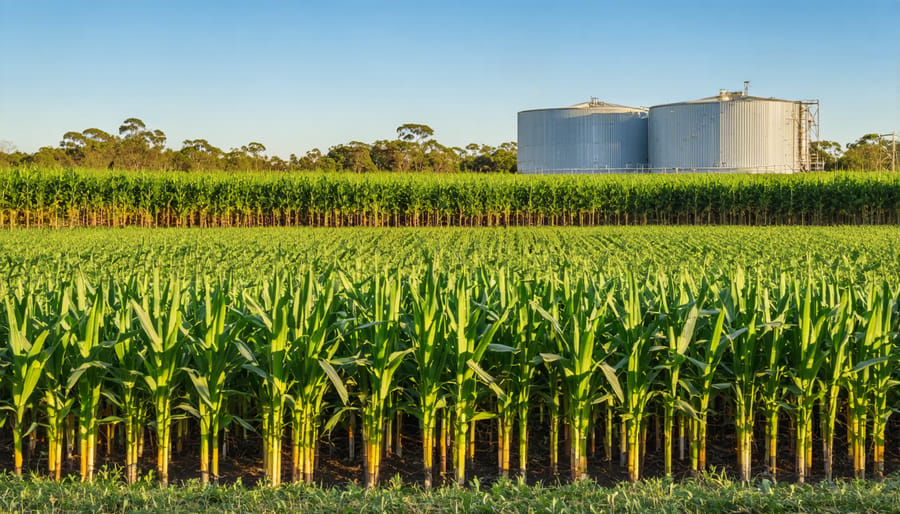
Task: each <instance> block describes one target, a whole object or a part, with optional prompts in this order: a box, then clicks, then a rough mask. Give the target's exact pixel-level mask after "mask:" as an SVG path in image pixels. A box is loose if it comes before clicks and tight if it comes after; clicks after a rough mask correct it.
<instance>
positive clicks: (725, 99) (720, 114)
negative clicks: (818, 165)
mask: <svg viewBox="0 0 900 514" xmlns="http://www.w3.org/2000/svg"><path fill="white" fill-rule="evenodd" d="M817 105H818V103H817V102H802V101H789V100H780V99H776V98H760V97H755V96H749V95H748V94H747V93H746V91H744V92H740V91H737V92H728V91H725V90H722V91H720V92H719V94H718V95H717V96H713V97H709V98H703V99H700V100H695V101H692V102H682V103H674V104H665V105H656V106H653V107H651V108H650V121H649V146H650V152H649V154H650V168H652V169H653V171H725V172H749V173H794V172H798V171H808V170H809V169H810V162H809V139H810V132H811V123H812V121H813V119H812V117H811V114H810V113H811V108H812V107H813V106H816V109H817Z"/></svg>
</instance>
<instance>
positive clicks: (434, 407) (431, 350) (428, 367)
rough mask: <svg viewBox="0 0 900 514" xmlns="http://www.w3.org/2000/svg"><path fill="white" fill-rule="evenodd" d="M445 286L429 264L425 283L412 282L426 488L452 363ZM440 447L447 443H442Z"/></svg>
mask: <svg viewBox="0 0 900 514" xmlns="http://www.w3.org/2000/svg"><path fill="white" fill-rule="evenodd" d="M441 286H442V283H441V281H440V279H439V277H438V275H437V274H436V273H435V272H434V269H433V267H432V266H431V265H429V267H428V270H427V271H426V272H425V274H424V276H423V277H421V280H420V279H419V278H418V277H411V278H410V280H409V291H410V297H411V302H410V310H411V317H412V323H410V325H409V327H410V328H411V330H410V340H411V341H412V347H413V357H414V358H415V361H416V368H417V371H418V373H417V376H416V378H415V386H416V393H417V399H418V411H419V415H420V416H421V421H422V445H423V446H422V452H423V454H422V456H423V459H422V460H423V466H424V472H425V488H426V489H430V488H431V486H432V479H433V476H434V447H435V430H436V427H437V418H438V412H439V411H440V409H442V408H446V399H445V398H444V397H443V388H444V383H445V382H446V377H445V370H446V367H447V364H448V362H449V360H450V352H449V349H450V347H449V344H448V341H447V339H446V325H445V318H444V315H443V309H444V306H443V303H442V299H441ZM439 444H440V445H443V444H444V442H443V441H440V442H439Z"/></svg>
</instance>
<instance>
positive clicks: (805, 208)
mask: <svg viewBox="0 0 900 514" xmlns="http://www.w3.org/2000/svg"><path fill="white" fill-rule="evenodd" d="M898 222H900V176H898V175H895V174H889V173H843V172H842V173H818V174H798V175H744V174H740V175H732V174H728V175H720V174H683V175H615V176H613V175H574V176H572V175H570V176H535V175H496V174H494V175H486V174H452V175H451V174H448V175H441V174H396V173H391V174H387V173H382V174H363V175H355V174H310V173H307V174H286V173H284V174H282V173H235V174H205V173H197V174H185V173H163V172H159V173H146V172H142V173H125V172H112V171H109V172H107V171H89V170H65V171H52V170H34V169H11V170H0V227H61V226H63V227H76V226H114V227H117V226H126V225H134V226H142V227H158V226H164V227H172V226H179V227H181V226H184V227H190V226H200V227H228V226H240V227H248V226H510V225H512V226H542V225H555V226H560V225H563V226H569V225H646V224H665V225H672V224H691V225H833V224H894V225H896V224H897V223H898Z"/></svg>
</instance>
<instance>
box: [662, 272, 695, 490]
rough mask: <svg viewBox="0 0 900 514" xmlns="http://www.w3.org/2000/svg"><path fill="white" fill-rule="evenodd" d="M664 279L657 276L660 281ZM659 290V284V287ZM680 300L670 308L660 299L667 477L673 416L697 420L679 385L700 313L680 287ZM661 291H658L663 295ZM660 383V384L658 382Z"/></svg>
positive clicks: (664, 455)
mask: <svg viewBox="0 0 900 514" xmlns="http://www.w3.org/2000/svg"><path fill="white" fill-rule="evenodd" d="M664 276H665V275H663V274H660V278H662V277H664ZM661 286H662V284H661ZM678 289H679V290H680V291H679V297H678V298H673V300H674V301H675V302H677V304H676V305H673V306H671V307H670V306H669V304H668V298H667V297H668V296H669V295H666V294H661V295H660V302H661V303H660V310H661V312H662V313H663V316H662V319H661V323H662V325H663V326H664V330H665V335H666V342H667V346H666V347H665V349H664V350H663V351H665V352H666V353H665V360H664V361H663V362H662V363H661V364H660V365H659V369H660V370H661V371H663V372H664V376H665V381H664V388H663V389H662V391H661V399H662V402H663V466H664V472H665V474H666V476H667V477H670V476H672V447H673V435H672V434H673V428H674V424H675V416H676V414H678V413H680V414H681V415H682V416H691V417H696V414H695V413H694V409H693V407H691V405H690V404H689V403H688V402H686V401H685V400H684V393H685V389H686V388H685V386H684V384H683V383H682V378H681V368H682V366H684V364H685V363H686V362H687V352H688V349H689V348H690V345H691V343H692V341H693V340H694V334H695V329H696V327H697V319H698V318H699V317H700V309H699V308H698V307H697V304H696V301H693V300H691V299H690V298H689V297H688V295H687V294H686V288H684V287H683V284H682V287H679V288H678ZM664 290H665V288H664V287H660V291H661V292H662V291H664ZM661 382H663V381H661Z"/></svg>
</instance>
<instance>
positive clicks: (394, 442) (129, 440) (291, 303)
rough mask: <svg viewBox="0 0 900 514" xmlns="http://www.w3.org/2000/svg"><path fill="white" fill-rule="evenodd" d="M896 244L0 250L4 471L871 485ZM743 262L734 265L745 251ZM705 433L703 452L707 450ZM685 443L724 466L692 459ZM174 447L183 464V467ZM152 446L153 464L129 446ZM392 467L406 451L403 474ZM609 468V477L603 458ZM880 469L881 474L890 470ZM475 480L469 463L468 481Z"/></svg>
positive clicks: (591, 237)
mask: <svg viewBox="0 0 900 514" xmlns="http://www.w3.org/2000/svg"><path fill="white" fill-rule="evenodd" d="M897 241H900V231H898V230H897V229H896V228H871V227H868V228H853V227H845V228H812V229H784V228H782V229H778V230H773V229H751V228H744V229H741V228H729V229H716V228H704V229H692V230H688V229H663V228H650V229H638V228H618V229H491V230H478V231H472V230H465V229H456V230H443V231H441V230H431V231H422V230H418V231H416V230H394V231H386V230H371V229H347V230H340V231H334V230H332V231H322V230H313V229H292V230H285V229H280V230H275V229H268V230H256V231H242V232H238V231H236V230H224V231H223V230H190V231H174V232H162V233H160V232H150V231H143V230H137V229H132V230H103V231H88V230H81V231H79V230H76V231H13V232H9V233H7V234H5V235H3V236H0V250H2V255H3V260H2V261H0V297H2V298H3V303H4V305H3V311H4V312H3V315H2V316H0V341H2V343H0V344H2V350H0V362H2V375H0V384H2V385H0V400H2V402H3V405H4V406H5V409H4V410H3V411H2V415H3V416H4V418H3V419H4V421H5V424H4V428H3V430H4V431H5V432H4V438H8V439H9V440H11V441H12V444H11V451H10V452H9V454H7V457H6V458H7V459H8V461H7V462H8V464H7V466H9V468H11V469H12V470H13V471H14V472H15V473H17V474H19V473H23V472H24V470H25V469H38V470H40V472H42V473H43V472H47V473H49V474H50V475H51V476H54V477H56V478H57V479H59V478H60V477H61V476H62V475H63V474H64V473H65V470H67V469H73V470H74V469H75V468H73V467H71V464H72V463H75V462H78V463H79V467H78V468H77V471H76V473H77V474H79V475H80V476H81V477H82V478H83V479H85V480H90V479H91V478H92V476H93V475H94V474H95V473H96V472H97V469H98V463H99V462H100V460H101V457H100V455H102V456H103V457H102V459H104V460H103V462H108V463H111V464H115V465H118V466H121V467H122V468H123V469H124V471H125V476H126V477H127V479H128V480H129V481H135V480H137V479H138V476H139V473H140V463H141V462H142V461H147V460H152V461H153V462H155V472H156V476H158V477H159V480H160V481H161V482H162V483H163V484H166V483H167V482H168V481H169V477H170V471H169V464H170V462H171V461H172V458H173V455H172V454H173V453H184V452H189V453H192V455H193V456H194V459H195V462H196V466H195V467H194V468H193V469H194V470H195V475H196V476H198V477H200V478H201V479H202V480H203V481H204V482H207V481H216V480H217V479H218V477H219V475H220V460H221V459H222V452H223V451H224V452H227V451H234V448H235V447H242V446H244V447H245V446H248V445H254V450H252V451H253V453H254V455H257V456H258V457H257V459H256V460H257V462H258V463H259V465H260V466H261V467H262V469H263V470H264V472H265V477H266V479H267V480H268V482H269V483H271V484H275V485H277V484H279V483H281V482H283V481H287V480H290V481H305V482H314V481H316V480H317V476H318V473H320V466H321V460H322V459H321V446H322V445H323V444H324V443H325V442H326V441H329V440H332V439H333V438H339V439H341V440H343V441H346V442H347V444H346V446H345V447H344V449H345V450H346V451H347V455H346V456H345V457H344V459H345V460H344V462H346V463H349V464H350V465H352V466H358V468H354V469H358V473H359V474H358V479H360V480H361V481H364V482H365V483H366V484H367V485H369V486H375V485H376V484H378V483H379V480H381V479H382V478H383V477H382V476H380V475H381V473H380V472H381V469H382V464H383V462H384V459H388V458H403V459H406V460H405V461H404V462H413V460H412V459H415V462H416V464H415V465H416V466H417V467H419V468H420V469H421V475H420V476H421V477H423V484H424V485H425V486H426V487H430V486H431V485H432V484H434V483H442V482H443V481H452V482H456V483H459V484H463V483H464V482H465V481H466V480H468V479H470V478H472V477H473V476H474V475H473V472H474V471H475V469H474V468H473V467H474V466H475V462H474V456H475V453H476V452H475V450H476V448H478V449H482V450H484V449H487V450H488V451H491V452H493V453H494V454H495V460H494V462H495V466H494V467H495V468H496V471H491V472H490V475H491V476H497V475H499V476H512V475H516V476H521V477H527V476H528V473H529V470H530V469H531V467H532V466H533V465H534V463H535V460H534V458H532V457H533V456H535V455H540V456H541V458H542V459H543V458H546V459H547V461H546V462H545V463H542V467H545V468H547V469H550V470H552V473H560V474H563V475H564V476H567V477H569V478H570V479H572V480H581V479H583V478H585V477H588V476H591V473H592V470H595V469H597V467H596V464H597V463H599V462H602V463H605V464H604V466H605V469H612V468H614V467H616V466H618V469H620V470H621V474H622V475H624V476H627V478H628V479H630V480H638V479H639V478H641V477H644V476H647V473H646V471H645V465H646V461H647V459H648V458H649V459H655V458H658V459H659V460H660V461H662V462H663V465H662V467H661V469H660V470H659V472H660V473H661V474H665V475H672V474H675V473H676V472H679V470H685V469H686V470H689V472H691V473H694V474H696V473H699V472H701V471H702V470H705V469H707V468H708V466H709V464H708V463H709V461H710V460H715V461H717V462H726V463H728V466H729V469H731V470H733V472H734V473H735V475H736V476H739V477H740V478H741V479H743V480H749V479H751V478H752V477H755V476H760V475H765V476H768V477H770V478H772V479H775V478H780V477H783V476H789V478H790V479H791V480H796V481H799V482H804V481H807V480H809V479H810V478H811V477H813V476H818V477H824V478H828V479H830V478H831V477H832V473H833V470H834V467H835V462H849V463H850V465H849V467H842V468H840V469H843V470H849V473H850V474H851V475H852V476H855V477H865V476H867V472H869V473H870V474H874V476H876V477H881V476H883V475H884V473H885V472H887V471H890V466H891V463H890V462H889V461H888V459H887V457H886V455H890V454H891V452H892V451H893V452H894V454H896V446H897V445H900V440H898V439H897V437H896V435H892V434H891V433H890V432H889V431H888V427H889V426H891V421H892V420H891V419H890V416H891V413H892V410H893V409H895V408H896V407H897V398H898V396H897V394H896V388H895V385H896V384H897V380H898V379H900V364H898V333H900V321H898V320H900V313H898V298H900V283H898V282H900V281H898V275H897V270H898V269H900V267H898V258H900V257H898V256H900V252H898V248H897ZM750 248H753V249H755V250H753V251H750V250H749V249H750ZM712 420H715V423H716V425H715V426H717V427H718V430H720V431H722V432H723V433H717V434H710V433H709V426H710V423H711V422H712ZM711 436H713V438H714V440H715V441H717V442H718V443H721V442H722V441H727V444H728V446H726V447H724V448H723V447H721V446H719V447H713V448H711V447H710V446H708V445H707V441H708V440H710V438H711ZM189 447H190V448H194V450H188V449H186V448H189ZM153 451H155V455H151V452H153ZM404 455H406V457H403V456H404ZM616 463H618V464H616ZM893 465H896V463H894V464H893ZM481 469H483V467H482V468H481Z"/></svg>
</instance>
